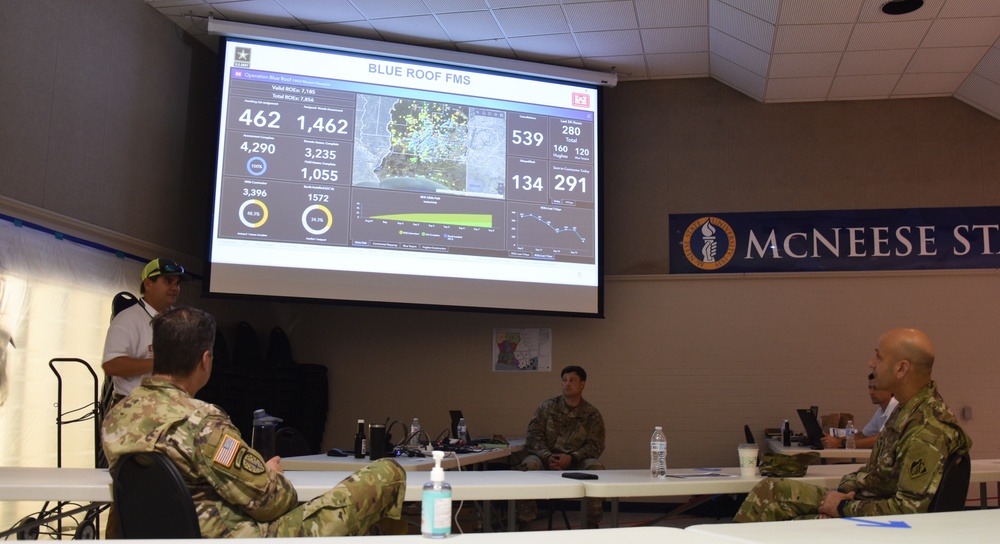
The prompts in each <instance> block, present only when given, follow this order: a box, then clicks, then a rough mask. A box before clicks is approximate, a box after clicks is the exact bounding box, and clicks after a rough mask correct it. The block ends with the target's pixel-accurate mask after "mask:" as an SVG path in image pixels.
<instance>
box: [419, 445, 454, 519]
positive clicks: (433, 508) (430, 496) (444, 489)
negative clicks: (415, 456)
mask: <svg viewBox="0 0 1000 544" xmlns="http://www.w3.org/2000/svg"><path fill="white" fill-rule="evenodd" d="M431 455H433V456H434V468H433V469H431V481H429V482H427V483H426V484H424V492H423V496H422V497H421V507H420V534H422V535H424V536H425V537H427V538H444V537H446V536H448V535H450V534H451V486H450V485H448V482H446V481H444V469H443V468H441V460H442V459H444V452H443V451H440V450H435V451H434V453H432V454H431Z"/></svg>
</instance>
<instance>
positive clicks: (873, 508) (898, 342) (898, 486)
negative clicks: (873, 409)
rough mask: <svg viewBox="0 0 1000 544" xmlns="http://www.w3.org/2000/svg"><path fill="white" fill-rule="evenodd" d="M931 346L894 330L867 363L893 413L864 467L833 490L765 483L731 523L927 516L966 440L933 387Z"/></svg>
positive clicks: (921, 337) (922, 337)
mask: <svg viewBox="0 0 1000 544" xmlns="http://www.w3.org/2000/svg"><path fill="white" fill-rule="evenodd" d="M933 363H934V347H933V345H932V344H931V341H930V338H928V337H927V335H926V334H924V333H923V332H921V331H918V330H916V329H893V330H890V331H888V332H886V333H885V334H883V335H882V337H881V338H880V339H879V343H878V347H877V348H876V349H875V355H874V356H873V357H872V359H871V361H869V363H868V364H869V366H870V367H871V368H872V374H874V376H875V386H876V388H878V389H882V390H886V391H890V392H892V394H893V395H894V396H895V397H896V398H897V399H898V400H899V406H898V407H897V408H896V409H895V411H894V412H893V414H892V415H891V416H889V420H888V421H886V423H885V427H884V428H883V430H882V432H881V433H880V434H879V437H878V439H877V440H876V442H875V448H874V449H873V450H872V454H871V457H869V459H868V463H867V464H866V465H865V466H864V467H862V468H861V469H860V470H858V471H857V472H853V473H851V474H848V475H846V476H844V478H843V479H842V480H841V481H840V485H839V486H838V487H837V489H836V490H834V491H827V490H826V489H823V488H821V487H818V486H814V485H810V484H804V483H802V482H798V481H795V480H785V479H771V478H766V479H764V480H761V481H760V483H758V484H757V486H756V487H754V489H753V491H751V492H750V495H749V496H747V498H746V500H745V501H744V502H743V505H742V506H740V509H739V511H738V512H737V513H736V517H735V518H734V519H735V521H776V520H786V519H806V518H816V517H819V518H825V517H831V518H832V517H854V516H881V515H889V514H912V513H916V512H926V511H927V508H928V507H929V506H930V502H931V499H932V498H934V494H935V492H937V488H938V484H939V483H940V482H941V473H942V471H943V470H944V463H945V460H946V459H947V458H948V456H949V455H951V454H952V453H959V454H962V453H967V452H968V451H969V449H970V448H971V447H972V441H971V440H970V439H969V437H968V436H967V435H966V434H965V431H963V430H962V428H961V427H959V425H958V422H957V421H956V419H955V416H954V414H952V413H951V410H949V409H948V406H947V405H945V403H944V400H943V399H942V398H941V395H940V394H939V393H938V391H937V385H936V384H935V383H934V381H932V380H931V367H932V365H933Z"/></svg>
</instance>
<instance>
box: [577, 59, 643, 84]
mask: <svg viewBox="0 0 1000 544" xmlns="http://www.w3.org/2000/svg"><path fill="white" fill-rule="evenodd" d="M583 65H584V67H585V68H587V69H588V70H597V71H600V72H612V71H613V72H615V73H617V74H618V75H619V77H625V78H631V79H637V78H646V77H649V73H648V72H647V70H646V59H645V58H644V57H643V56H642V55H623V56H617V57H615V56H612V57H590V58H585V59H583Z"/></svg>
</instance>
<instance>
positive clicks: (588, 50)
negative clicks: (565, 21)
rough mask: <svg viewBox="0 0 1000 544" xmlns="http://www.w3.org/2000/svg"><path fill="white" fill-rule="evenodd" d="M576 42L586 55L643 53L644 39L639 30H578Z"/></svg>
mask: <svg viewBox="0 0 1000 544" xmlns="http://www.w3.org/2000/svg"><path fill="white" fill-rule="evenodd" d="M576 43H577V46H579V48H580V54H581V55H582V56H584V57H610V56H622V55H641V54H642V39H641V38H640V37H639V31H638V30H606V31H601V32H577V33H576Z"/></svg>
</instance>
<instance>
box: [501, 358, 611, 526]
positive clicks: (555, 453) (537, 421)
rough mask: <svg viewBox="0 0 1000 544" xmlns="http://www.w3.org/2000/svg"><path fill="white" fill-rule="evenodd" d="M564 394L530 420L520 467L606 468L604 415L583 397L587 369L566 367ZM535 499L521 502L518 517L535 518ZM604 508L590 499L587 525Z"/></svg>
mask: <svg viewBox="0 0 1000 544" xmlns="http://www.w3.org/2000/svg"><path fill="white" fill-rule="evenodd" d="M561 376H562V390H563V394H562V395H561V396H558V397H553V398H551V399H549V400H546V401H545V402H543V403H542V404H541V406H539V407H538V410H536V411H535V415H534V416H533V417H532V418H531V422H530V423H528V434H527V437H526V440H525V445H524V449H525V452H526V453H527V455H526V456H525V457H524V458H523V459H522V460H521V462H520V464H518V465H517V466H516V467H514V468H515V469H517V470H546V469H547V470H603V469H604V465H602V464H601V462H600V461H598V460H597V458H598V457H600V456H601V453H603V452H604V418H602V417H601V413H600V412H599V411H598V410H597V408H595V407H594V405H592V404H590V403H589V402H587V401H585V400H583V389H584V387H586V385H587V371H586V370H584V369H583V368H581V367H579V366H568V367H566V368H564V369H563V370H562V373H561ZM537 514H538V510H537V506H536V505H535V503H534V501H522V502H519V503H518V519H519V520H520V521H522V522H527V521H531V520H534V519H535V517H536V516H537ZM602 514H603V507H602V504H601V500H600V499H587V526H588V527H597V524H598V523H599V522H600V521H601V517H602Z"/></svg>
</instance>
